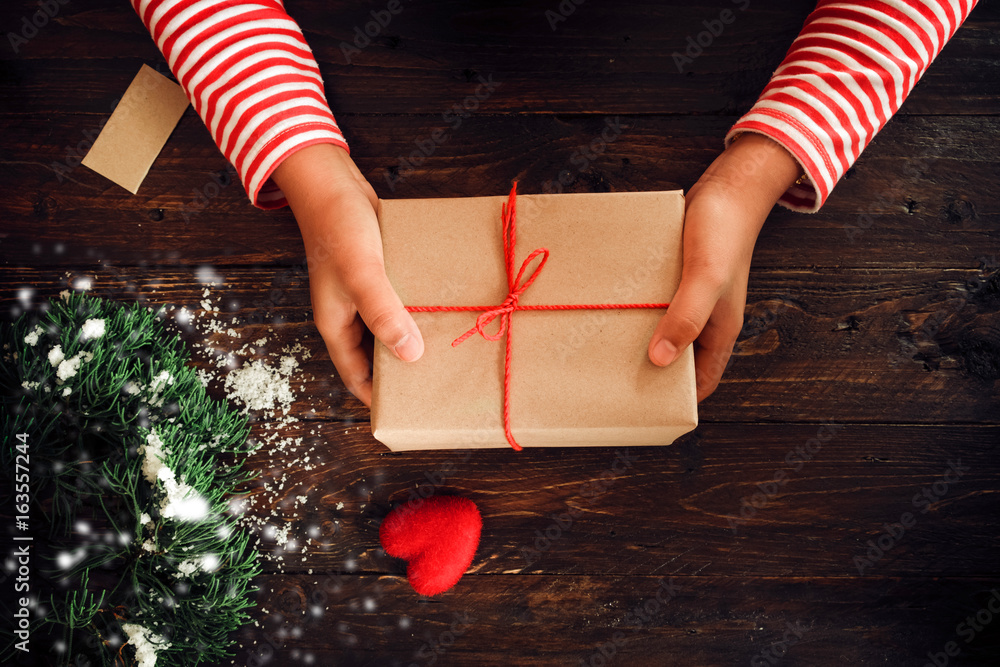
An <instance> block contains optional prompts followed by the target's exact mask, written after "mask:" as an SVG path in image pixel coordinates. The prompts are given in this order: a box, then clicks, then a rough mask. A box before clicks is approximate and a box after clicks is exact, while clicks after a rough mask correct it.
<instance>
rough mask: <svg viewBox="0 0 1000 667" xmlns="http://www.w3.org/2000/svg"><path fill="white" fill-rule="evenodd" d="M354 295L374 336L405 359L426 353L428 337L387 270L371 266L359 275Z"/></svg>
mask: <svg viewBox="0 0 1000 667" xmlns="http://www.w3.org/2000/svg"><path fill="white" fill-rule="evenodd" d="M353 282H354V284H355V285H357V286H359V287H358V288H357V289H355V290H352V294H351V295H350V296H351V298H352V300H353V301H354V305H355V306H356V307H357V309H358V314H359V315H361V319H362V320H364V322H365V324H366V325H368V329H369V330H371V332H372V335H374V336H375V338H377V339H378V340H380V341H381V342H382V344H384V345H385V346H386V347H387V348H389V349H390V350H391V351H392V353H393V354H395V355H396V356H397V357H399V358H400V359H402V360H403V361H416V360H417V359H419V358H420V356H421V355H422V354H423V353H424V339H423V336H421V335H420V329H418V328H417V323H416V322H414V321H413V317H412V316H411V315H410V313H409V312H407V310H406V309H405V308H404V307H403V302H402V301H400V299H399V296H398V295H397V294H396V290H394V289H393V288H392V284H390V283H389V279H388V278H387V277H386V275H385V270H384V269H382V268H381V267H380V266H379V267H374V266H373V267H371V268H369V269H366V270H364V271H363V272H361V274H360V275H356V279H355V281H353Z"/></svg>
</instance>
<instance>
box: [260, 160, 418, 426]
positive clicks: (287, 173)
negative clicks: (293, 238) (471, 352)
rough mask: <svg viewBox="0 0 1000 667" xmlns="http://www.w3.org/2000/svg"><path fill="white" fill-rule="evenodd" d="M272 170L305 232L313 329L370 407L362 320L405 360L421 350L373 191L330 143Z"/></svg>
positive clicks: (352, 389) (348, 383) (368, 364)
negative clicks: (385, 254)
mask: <svg viewBox="0 0 1000 667" xmlns="http://www.w3.org/2000/svg"><path fill="white" fill-rule="evenodd" d="M272 176H273V178H274V182H275V183H276V184H277V185H278V187H280V188H281V190H282V191H283V192H284V194H285V198H286V199H287V200H288V204H289V206H290V207H291V209H292V212H293V213H294V214H295V219H296V221H297V222H298V225H299V230H300V231H301V232H302V241H303V242H304V244H305V250H306V262H307V264H308V267H309V293H310V297H311V299H312V306H313V317H314V319H315V322H316V328H317V329H319V332H320V335H321V336H322V337H323V340H324V342H325V343H326V348H327V350H328V351H329V353H330V359H331V360H332V361H333V365H334V366H335V367H336V368H337V372H338V373H340V377H341V379H342V380H343V382H344V386H345V387H347V390H348V391H350V392H351V393H352V394H354V395H355V396H357V397H358V399H359V400H361V402H362V403H364V404H365V405H367V406H369V407H371V401H372V376H371V359H370V358H369V356H368V354H367V353H366V351H365V349H364V347H363V346H362V337H363V335H364V328H365V326H366V325H367V327H368V329H369V330H370V331H371V332H372V335H374V336H375V338H377V339H378V340H380V341H381V342H382V343H383V344H384V345H385V346H386V347H387V348H389V349H390V350H391V351H392V352H393V353H394V354H395V355H396V356H397V357H399V358H400V359H402V360H403V361H415V360H417V359H419V358H420V355H422V354H423V352H424V340H423V337H422V336H421V335H420V330H419V329H418V328H417V325H416V322H414V321H413V317H412V316H411V315H410V313H409V312H407V311H406V309H405V308H403V302H402V301H401V300H400V298H399V296H397V295H396V292H395V290H394V289H393V288H392V285H391V284H390V283H389V279H388V278H387V277H386V275H385V264H384V262H383V259H382V237H381V233H380V231H379V226H378V218H377V216H376V213H375V211H376V208H377V206H378V196H377V195H376V194H375V190H374V189H372V186H371V184H370V183H368V181H366V180H365V177H364V176H362V175H361V172H360V171H359V170H358V168H357V166H356V165H355V164H354V161H353V160H352V159H351V157H350V155H348V153H347V151H346V150H344V149H343V148H341V147H339V146H336V145H334V144H314V145H312V146H306V147H305V148H302V149H300V150H298V151H296V152H295V153H293V154H292V155H290V156H288V157H287V158H285V159H284V160H283V161H282V163H281V164H280V165H278V167H277V168H276V169H275V170H274V172H273V174H272Z"/></svg>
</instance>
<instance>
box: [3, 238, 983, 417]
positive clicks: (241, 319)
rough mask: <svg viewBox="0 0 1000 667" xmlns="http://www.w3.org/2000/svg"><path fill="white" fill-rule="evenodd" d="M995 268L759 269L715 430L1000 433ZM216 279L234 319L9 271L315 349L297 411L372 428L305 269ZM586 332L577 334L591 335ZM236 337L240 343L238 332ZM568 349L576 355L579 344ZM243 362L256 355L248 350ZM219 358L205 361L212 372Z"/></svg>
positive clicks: (133, 285) (117, 270)
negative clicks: (733, 424)
mask: <svg viewBox="0 0 1000 667" xmlns="http://www.w3.org/2000/svg"><path fill="white" fill-rule="evenodd" d="M990 261H991V262H992V264H991V265H989V267H980V269H965V270H957V269H947V270H935V269H915V270H898V271H893V270H882V271H874V270H872V271H869V270H846V269H845V270H837V269H830V270H796V269H792V270H777V269H760V270H757V269H755V270H753V272H752V274H751V280H750V290H749V295H748V303H749V306H748V309H747V311H746V317H745V324H744V330H743V335H742V336H741V339H740V341H739V342H738V344H737V348H736V353H735V356H734V359H733V361H732V363H731V366H730V368H729V370H728V371H727V372H726V374H725V375H724V377H723V381H722V385H721V386H720V387H719V389H718V390H717V391H716V392H715V394H713V396H711V397H710V398H709V399H707V400H706V401H704V402H703V403H702V404H701V407H700V413H701V419H702V420H703V421H708V422H715V421H759V420H765V421H800V422H818V421H821V420H823V419H830V418H832V419H837V420H841V421H859V422H869V423H871V422H874V423H885V422H902V423H935V422H941V421H944V422H947V423H988V424H997V423H1000V414H998V413H997V410H996V405H997V400H998V397H1000V366H998V363H997V360H998V359H1000V289H998V280H1000V268H998V267H1000V257H996V256H994V259H993V260H990ZM984 268H985V269H986V270H982V269H984ZM215 270H216V271H217V272H219V277H220V279H222V280H224V284H223V285H222V286H215V287H211V288H210V292H211V295H212V296H211V301H212V302H213V304H215V305H216V306H217V307H219V308H220V314H219V315H214V314H213V315H212V316H211V317H210V318H207V316H206V312H205V311H204V310H203V309H202V307H201V305H200V302H201V301H202V298H203V297H202V293H203V291H204V289H205V288H206V287H205V286H204V285H203V284H202V283H201V282H200V281H199V278H198V274H197V269H196V268H195V267H192V268H191V269H187V270H176V269H164V268H159V269H157V270H156V271H152V272H150V271H149V270H147V269H145V268H143V267H117V266H114V265H106V266H104V267H102V268H101V269H100V270H99V271H96V272H88V271H77V272H71V275H70V276H69V277H67V275H66V273H65V272H61V271H54V270H36V269H28V268H20V267H18V268H13V269H4V270H0V299H2V301H0V312H2V313H4V314H7V315H9V314H11V313H13V312H14V311H16V310H18V309H19V308H20V307H21V306H20V302H19V301H18V292H19V290H20V289H21V288H22V287H24V286H28V287H29V288H31V289H33V290H35V292H34V296H33V297H32V299H34V301H33V302H34V303H37V300H38V299H42V298H46V297H49V296H55V295H56V294H57V293H58V292H59V291H60V290H62V289H64V288H65V287H66V286H67V284H69V282H68V281H70V280H75V279H76V278H77V277H83V276H89V277H90V278H92V279H93V291H94V293H96V294H98V295H101V296H110V297H113V298H119V299H126V300H132V299H139V300H143V301H144V302H146V303H148V304H164V303H165V304H171V307H173V308H180V307H181V306H184V307H186V308H187V309H188V310H190V311H191V312H193V313H194V314H195V316H196V317H198V318H207V319H205V321H202V322H200V323H199V326H196V327H191V328H188V327H178V330H179V331H182V332H183V335H184V337H185V340H187V341H188V342H190V343H198V344H206V343H207V344H210V345H212V346H216V347H219V348H220V349H223V350H232V349H233V348H234V347H240V346H243V345H244V344H246V343H247V342H248V341H254V340H256V339H258V338H260V337H261V336H266V337H267V338H269V339H271V342H270V343H269V344H268V346H266V348H262V349H261V350H258V352H257V356H261V355H264V354H265V353H269V352H276V351H278V350H280V349H281V348H282V347H285V346H287V345H291V344H294V343H295V342H296V341H299V342H301V343H302V344H303V345H304V346H306V347H307V348H308V349H309V350H311V352H312V355H313V356H312V358H311V359H309V360H307V361H305V362H304V366H303V369H302V373H301V384H302V385H303V389H302V393H303V394H304V395H307V396H311V397H313V399H314V400H313V402H314V403H315V405H311V406H307V405H302V406H299V405H296V406H294V407H293V414H294V415H295V416H297V417H306V416H308V417H309V418H313V417H321V418H326V419H367V414H368V413H367V410H366V409H364V407H363V406H362V405H361V404H360V403H359V402H358V401H356V400H355V399H353V398H352V397H350V395H349V394H348V393H347V392H346V390H345V389H344V388H343V385H342V384H341V382H340V380H339V379H338V378H336V377H335V375H334V369H333V366H332V364H331V363H330V362H329V357H328V355H327V353H326V351H325V346H324V344H323V342H322V340H321V339H320V337H319V335H318V333H317V332H316V330H315V327H314V325H313V324H312V323H311V321H310V318H311V315H310V303H309V291H308V285H307V279H306V273H305V271H304V270H303V267H301V266H300V267H290V268H280V267H271V268H266V269H260V268H253V267H216V268H215ZM223 314H224V315H223ZM585 317H586V316H585V315H579V316H578V318H585ZM234 318H235V319H236V322H235V323H234V322H232V320H233V319H234ZM208 319H220V320H222V322H221V324H222V329H223V332H220V333H212V332H208V331H206V327H207V326H208V321H207V320H208ZM578 321H579V322H583V323H584V324H585V323H586V320H585V319H578ZM584 324H581V325H580V326H579V328H578V329H573V330H572V332H577V331H578V332H580V333H573V335H585V334H584V333H583V332H585V328H584ZM269 326H270V327H272V328H273V329H274V332H273V333H269V332H268V327H269ZM230 327H232V328H233V329H234V330H235V333H237V334H238V336H239V339H233V338H231V337H230V336H228V335H227V334H226V333H225V332H224V331H225V330H226V329H228V328H230ZM185 329H187V330H186V331H185ZM572 332H571V333H572ZM567 345H569V346H571V347H572V345H573V342H572V338H571V339H568V342H567ZM199 352H203V350H199ZM237 356H238V358H239V359H243V358H247V359H249V358H252V355H250V354H249V352H246V351H245V352H242V353H240V354H238V355H237ZM214 358H215V357H202V358H201V359H200V361H199V362H198V363H199V364H200V365H201V366H202V367H208V366H209V363H210V359H214ZM296 383H297V384H298V383H299V382H298V380H296ZM319 397H323V398H322V400H319ZM313 408H315V410H316V412H315V413H312V412H310V410H312V409H313Z"/></svg>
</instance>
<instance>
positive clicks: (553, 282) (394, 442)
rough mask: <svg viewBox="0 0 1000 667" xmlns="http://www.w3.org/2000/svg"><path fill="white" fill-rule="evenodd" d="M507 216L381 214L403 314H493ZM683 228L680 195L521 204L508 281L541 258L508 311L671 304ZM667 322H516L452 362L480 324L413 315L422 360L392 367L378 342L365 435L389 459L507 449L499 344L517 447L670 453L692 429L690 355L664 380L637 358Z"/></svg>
mask: <svg viewBox="0 0 1000 667" xmlns="http://www.w3.org/2000/svg"><path fill="white" fill-rule="evenodd" d="M507 201H508V197H507V196H492V197H468V198H441V199H398V200H380V202H379V209H378V219H379V224H380V226H381V230H382V245H383V249H384V253H385V267H386V272H387V274H388V276H389V280H390V282H391V283H392V285H393V287H394V288H395V289H396V291H397V293H398V294H399V296H400V298H401V299H402V300H403V303H404V304H405V305H406V306H408V307H410V306H435V307H437V306H483V307H493V306H499V305H500V304H502V303H503V302H504V300H505V299H506V298H507V296H508V293H509V289H508V281H507V273H506V267H505V259H504V236H503V228H504V225H503V223H502V222H501V208H502V205H503V204H504V203H505V202H507ZM683 224H684V198H683V195H682V193H681V192H679V191H672V192H610V193H582V194H542V195H523V194H519V195H517V197H516V238H515V246H514V250H513V266H514V273H515V274H516V272H517V271H518V269H519V268H520V266H521V263H522V261H524V259H525V258H526V257H527V256H528V255H529V254H530V253H531V252H532V251H534V250H535V249H536V248H542V247H544V248H547V249H548V251H549V256H548V259H547V262H546V264H545V266H544V268H543V269H542V270H541V271H539V272H538V274H537V276H536V278H535V280H534V282H533V283H532V284H531V285H530V286H529V287H528V288H527V289H525V291H524V292H523V294H521V295H520V297H519V300H518V303H519V305H522V306H526V305H545V304H548V305H553V304H560V305H568V304H583V305H592V304H638V303H652V304H661V303H668V302H669V301H670V299H671V298H672V297H673V294H674V292H675V290H676V289H677V285H678V284H679V282H680V277H681V248H682V232H683ZM541 259H542V258H541V257H538V258H536V259H535V260H534V261H533V262H532V263H531V264H532V266H536V265H537V264H538V263H539V262H540V261H541ZM530 272H531V267H529V269H528V272H527V273H530ZM526 275H527V274H526ZM664 312H665V309H664V308H663V307H659V308H636V309H615V310H591V309H586V310H517V311H515V312H513V313H510V319H509V326H510V331H509V332H508V333H507V334H505V336H502V337H500V339H498V340H493V341H491V340H486V339H485V338H484V337H483V336H480V335H479V334H478V333H476V334H475V335H473V336H471V337H469V338H468V339H466V340H464V341H463V342H462V343H461V344H458V345H456V346H453V345H452V341H453V340H455V339H456V337H459V336H460V335H462V334H463V333H465V332H466V331H467V330H469V329H470V327H473V326H475V325H476V321H477V317H478V316H479V315H480V314H481V311H479V312H469V311H459V312H414V313H413V317H414V320H415V321H416V323H417V326H418V327H420V331H421V333H422V334H423V339H424V346H425V347H424V354H423V356H422V357H421V358H420V359H419V360H417V361H415V362H411V363H407V362H403V361H400V360H399V359H397V358H396V357H395V356H394V355H393V354H392V352H391V351H389V350H388V349H387V348H386V347H385V346H383V345H381V344H380V343H378V342H376V345H375V355H374V378H373V396H372V432H373V434H374V436H375V438H376V439H378V440H379V441H380V442H382V443H383V444H385V445H386V446H387V447H388V448H389V449H391V450H397V451H399V450H415V449H466V448H483V447H511V444H510V443H509V442H508V439H507V437H506V435H505V430H504V418H503V405H504V365H505V364H504V361H505V344H506V340H505V338H506V336H507V335H509V336H511V340H510V345H511V357H510V391H509V401H510V426H511V433H512V434H513V437H514V438H515V439H516V442H517V443H518V445H520V446H522V447H554V446H555V447H558V446H588V445H593V446H602V445H603V446H612V445H665V444H669V443H671V442H673V441H674V440H675V439H676V438H677V437H679V436H680V435H682V434H684V433H687V432H688V431H691V430H692V429H694V428H695V426H697V424H698V415H697V397H696V390H695V374H694V356H693V352H692V349H691V347H690V346H689V347H688V348H687V349H686V350H685V351H684V353H683V354H682V355H681V357H680V358H679V359H678V360H676V361H675V362H674V363H673V364H671V365H670V366H668V367H666V368H661V367H658V366H656V365H654V364H653V363H652V362H650V361H649V358H648V356H647V353H646V350H647V346H648V343H649V339H650V336H651V335H652V333H653V331H654V329H655V328H656V324H657V322H659V320H660V318H661V317H662V316H663V313H664ZM500 325H501V317H497V318H496V319H495V320H493V321H492V323H490V324H488V325H487V326H485V327H484V330H485V331H486V332H487V333H489V334H495V333H496V332H497V331H498V329H499V328H500Z"/></svg>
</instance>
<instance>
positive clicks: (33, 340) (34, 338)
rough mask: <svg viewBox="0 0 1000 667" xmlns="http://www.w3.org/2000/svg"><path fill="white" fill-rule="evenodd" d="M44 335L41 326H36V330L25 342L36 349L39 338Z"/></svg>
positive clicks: (25, 338) (26, 337)
mask: <svg viewBox="0 0 1000 667" xmlns="http://www.w3.org/2000/svg"><path fill="white" fill-rule="evenodd" d="M42 333H43V331H42V327H41V325H38V324H36V325H35V328H34V329H33V330H32V331H31V333H29V334H28V335H27V336H25V337H24V342H25V343H27V344H28V345H31V346H32V347H34V346H35V345H36V344H37V343H38V337H39V336H40V335H41V334H42Z"/></svg>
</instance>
